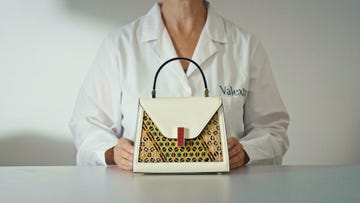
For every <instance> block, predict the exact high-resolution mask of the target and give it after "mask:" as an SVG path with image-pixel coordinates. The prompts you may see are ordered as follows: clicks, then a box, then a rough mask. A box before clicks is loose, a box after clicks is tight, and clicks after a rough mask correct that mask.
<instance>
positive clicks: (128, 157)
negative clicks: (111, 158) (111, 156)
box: [119, 150, 133, 161]
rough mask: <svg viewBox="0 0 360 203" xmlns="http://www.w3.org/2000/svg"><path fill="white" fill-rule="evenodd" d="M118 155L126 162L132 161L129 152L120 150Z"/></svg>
mask: <svg viewBox="0 0 360 203" xmlns="http://www.w3.org/2000/svg"><path fill="white" fill-rule="evenodd" d="M119 155H120V157H122V158H124V159H126V160H128V161H132V160H133V155H132V154H130V153H129V152H127V151H124V150H121V151H120V152H119Z"/></svg>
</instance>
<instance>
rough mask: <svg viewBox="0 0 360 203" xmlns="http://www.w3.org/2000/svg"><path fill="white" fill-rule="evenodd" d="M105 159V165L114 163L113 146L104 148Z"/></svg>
mask: <svg viewBox="0 0 360 203" xmlns="http://www.w3.org/2000/svg"><path fill="white" fill-rule="evenodd" d="M105 161H106V164H107V165H115V161H114V147H112V148H110V149H108V150H106V152H105Z"/></svg>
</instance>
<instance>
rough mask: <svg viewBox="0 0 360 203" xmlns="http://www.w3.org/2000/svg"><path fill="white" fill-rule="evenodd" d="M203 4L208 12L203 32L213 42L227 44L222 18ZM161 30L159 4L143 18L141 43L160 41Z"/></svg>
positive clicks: (208, 4)
mask: <svg viewBox="0 0 360 203" xmlns="http://www.w3.org/2000/svg"><path fill="white" fill-rule="evenodd" d="M204 2H205V4H206V6H207V10H208V15H207V20H206V24H205V27H204V31H205V32H206V34H207V35H208V36H209V38H210V39H211V40H213V41H216V42H221V43H227V42H229V39H228V36H227V33H226V30H225V24H224V20H223V18H222V16H220V14H218V13H217V12H216V11H215V10H214V8H213V7H212V6H211V5H210V3H209V2H207V1H204ZM163 29H165V26H164V23H163V20H162V17H161V10H160V3H155V4H154V6H153V7H152V8H151V9H150V10H149V12H148V13H147V14H146V15H145V16H144V24H143V31H142V41H143V42H150V41H153V40H158V39H160V37H161V33H162V31H163Z"/></svg>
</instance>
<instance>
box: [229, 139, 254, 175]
mask: <svg viewBox="0 0 360 203" xmlns="http://www.w3.org/2000/svg"><path fill="white" fill-rule="evenodd" d="M227 143H228V150H229V159H230V169H235V168H239V167H241V166H244V165H245V164H246V163H247V162H248V161H249V157H248V155H247V154H246V152H245V150H244V148H243V146H242V144H241V143H240V142H239V140H238V139H237V138H236V137H229V138H228V139H227Z"/></svg>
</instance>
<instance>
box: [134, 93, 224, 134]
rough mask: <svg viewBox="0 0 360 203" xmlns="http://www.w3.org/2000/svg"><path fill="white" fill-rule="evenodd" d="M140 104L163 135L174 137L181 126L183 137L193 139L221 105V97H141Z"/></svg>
mask: <svg viewBox="0 0 360 203" xmlns="http://www.w3.org/2000/svg"><path fill="white" fill-rule="evenodd" d="M140 105H141V107H142V108H143V109H144V111H145V112H146V113H147V114H148V115H149V117H150V118H151V120H152V121H153V122H154V124H155V125H156V126H157V127H158V128H159V130H160V132H161V133H162V134H163V135H164V136H165V137H167V138H172V139H176V138H177V129H178V128H179V127H183V128H184V129H185V135H184V136H185V139H193V138H195V137H197V136H198V135H199V134H200V133H201V131H202V130H203V129H204V127H205V126H206V124H207V123H208V122H209V121H210V119H211V118H212V117H213V116H214V114H215V113H216V112H217V110H218V109H219V108H220V107H221V98H220V97H176V98H141V99H140Z"/></svg>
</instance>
